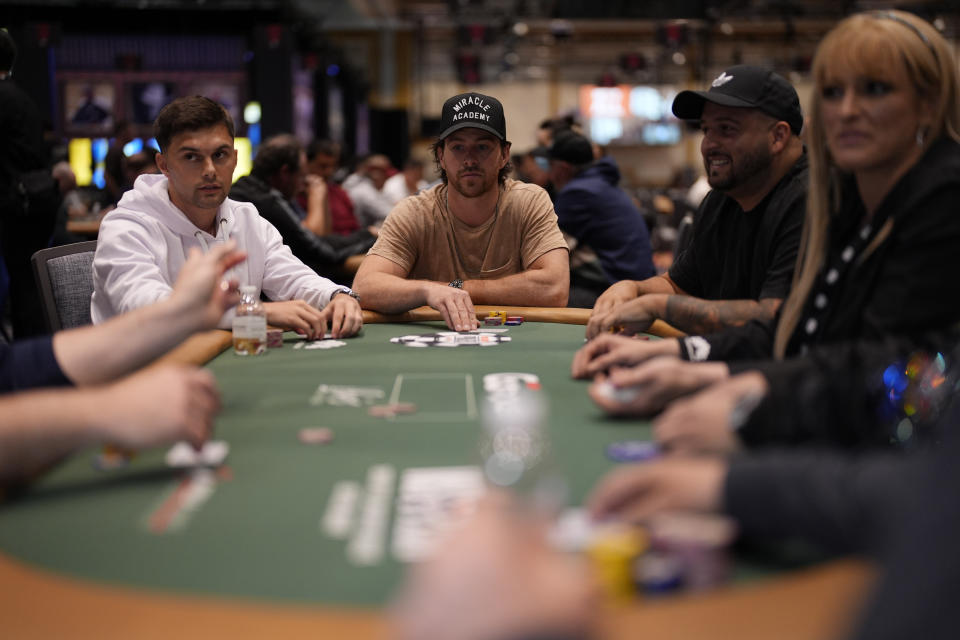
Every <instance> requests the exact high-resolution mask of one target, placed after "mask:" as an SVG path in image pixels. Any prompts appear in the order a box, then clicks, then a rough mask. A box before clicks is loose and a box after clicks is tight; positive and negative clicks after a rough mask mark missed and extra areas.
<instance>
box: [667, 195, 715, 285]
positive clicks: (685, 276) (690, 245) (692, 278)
mask: <svg viewBox="0 0 960 640" xmlns="http://www.w3.org/2000/svg"><path fill="white" fill-rule="evenodd" d="M717 197H721V196H720V194H719V193H718V192H715V191H711V192H710V193H708V194H707V196H706V197H705V198H704V199H703V201H702V202H701V203H700V206H699V207H698V208H697V211H696V212H695V213H694V214H693V225H692V227H691V229H690V240H689V241H688V242H687V243H686V247H684V248H683V249H682V250H681V251H680V252H679V253H678V254H677V255H676V256H674V259H673V264H671V265H670V269H668V270H667V275H668V276H670V279H671V280H672V281H673V282H674V284H676V285H677V286H678V287H680V289H681V290H682V291H684V292H686V293H687V295H691V296H694V297H696V298H702V297H703V287H701V286H700V269H699V266H698V264H697V243H698V242H699V236H700V232H701V231H702V230H703V225H704V221H703V220H704V212H705V211H707V209H708V208H710V207H711V205H712V203H713V202H714V200H715V199H716V198H717Z"/></svg>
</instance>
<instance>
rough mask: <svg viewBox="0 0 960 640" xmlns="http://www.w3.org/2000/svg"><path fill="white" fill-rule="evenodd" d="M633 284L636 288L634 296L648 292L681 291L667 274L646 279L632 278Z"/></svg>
mask: <svg viewBox="0 0 960 640" xmlns="http://www.w3.org/2000/svg"><path fill="white" fill-rule="evenodd" d="M633 285H634V287H635V289H636V296H644V295H647V294H649V293H666V294H674V293H683V292H682V291H680V290H679V289H678V288H677V287H676V285H674V284H673V281H672V280H670V277H669V276H667V275H659V276H653V277H652V278H647V279H646V280H634V281H633Z"/></svg>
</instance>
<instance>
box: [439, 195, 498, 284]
mask: <svg viewBox="0 0 960 640" xmlns="http://www.w3.org/2000/svg"><path fill="white" fill-rule="evenodd" d="M501 195H503V189H499V190H498V192H497V203H496V204H495V205H494V207H493V216H492V217H491V218H490V221H489V222H490V224H489V226H490V227H493V224H494V223H495V222H496V219H497V215H498V214H499V213H500V196H501ZM443 204H444V207H446V209H447V215H449V216H450V218H451V224H455V222H453V220H456V221H459V222H461V224H463V223H462V221H460V219H459V218H457V217H456V216H455V215H453V210H452V209H450V185H447V188H446V190H445V191H444V192H443ZM487 232H488V235H487V246H485V247H484V248H483V253H482V254H481V260H480V266H479V270H478V271H477V272H476V273H478V274H480V273H483V261H484V260H485V259H486V257H487V251H488V250H489V249H490V243H491V242H492V241H493V229H492V228H488V229H487ZM453 250H454V252H455V253H456V254H457V260H458V261H459V262H460V269H461V270H462V271H463V273H464V274H470V273H471V272H470V271H468V270H467V268H466V265H465V264H464V261H463V256H464V252H463V251H461V250H460V244H459V243H458V242H457V230H456V228H454V229H453ZM457 276H458V277H459V276H460V274H459V273H458V274H457Z"/></svg>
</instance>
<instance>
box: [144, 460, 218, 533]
mask: <svg viewBox="0 0 960 640" xmlns="http://www.w3.org/2000/svg"><path fill="white" fill-rule="evenodd" d="M216 486H217V479H216V475H215V472H214V471H213V470H211V469H207V468H197V469H193V470H191V471H190V472H188V473H187V474H186V476H185V477H183V478H181V479H180V480H178V481H177V483H176V485H175V486H174V487H173V489H171V490H169V491H168V492H167V493H165V494H164V495H163V497H162V498H161V499H160V500H159V502H158V503H157V504H156V505H155V506H154V507H153V508H151V509H150V510H148V511H147V515H146V517H145V518H144V519H143V525H144V526H145V527H146V529H147V531H149V532H150V533H155V534H161V533H168V532H173V531H180V530H182V529H183V528H184V527H186V526H187V522H188V521H189V520H190V516H191V515H192V514H193V513H194V512H196V511H197V510H198V509H199V508H200V507H201V506H202V505H203V504H204V503H205V502H207V500H209V499H210V496H212V495H213V492H214V489H216Z"/></svg>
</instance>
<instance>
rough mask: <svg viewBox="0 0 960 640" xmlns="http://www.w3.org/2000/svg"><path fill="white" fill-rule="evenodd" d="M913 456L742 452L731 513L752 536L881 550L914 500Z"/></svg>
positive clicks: (735, 466) (727, 490)
mask: <svg viewBox="0 0 960 640" xmlns="http://www.w3.org/2000/svg"><path fill="white" fill-rule="evenodd" d="M918 456H919V457H922V456H920V454H918ZM907 461H908V458H907V457H906V456H904V455H902V454H900V455H898V454H893V453H885V454H876V453H875V454H873V455H870V456H863V457H861V458H854V457H848V456H843V455H841V454H839V453H837V452H835V451H831V452H827V451H824V452H816V451H806V452H803V453H798V452H796V451H791V452H775V453H773V452H769V453H766V454H763V455H752V456H739V457H735V458H732V459H731V461H730V468H729V472H728V473H727V478H726V483H725V485H724V493H723V500H724V510H725V511H726V512H727V513H728V514H729V515H731V516H732V517H733V518H735V519H736V520H737V523H738V524H739V527H740V532H741V534H742V535H744V536H746V537H748V538H753V537H756V538H762V539H764V540H768V541H769V540H777V539H781V540H788V539H800V540H804V541H806V542H809V543H813V544H815V545H817V546H819V547H821V548H823V549H824V550H827V551H830V552H836V553H868V554H877V553H879V552H880V551H881V550H882V549H883V548H884V546H885V545H886V543H887V542H888V540H889V536H890V533H891V530H892V529H893V528H894V527H895V526H896V523H897V521H898V520H899V519H900V517H902V514H903V511H905V509H906V504H907V503H908V502H909V496H910V494H911V491H912V489H913V487H912V486H911V483H910V482H909V480H908V475H907V473H906V472H907V470H908V465H907Z"/></svg>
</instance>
